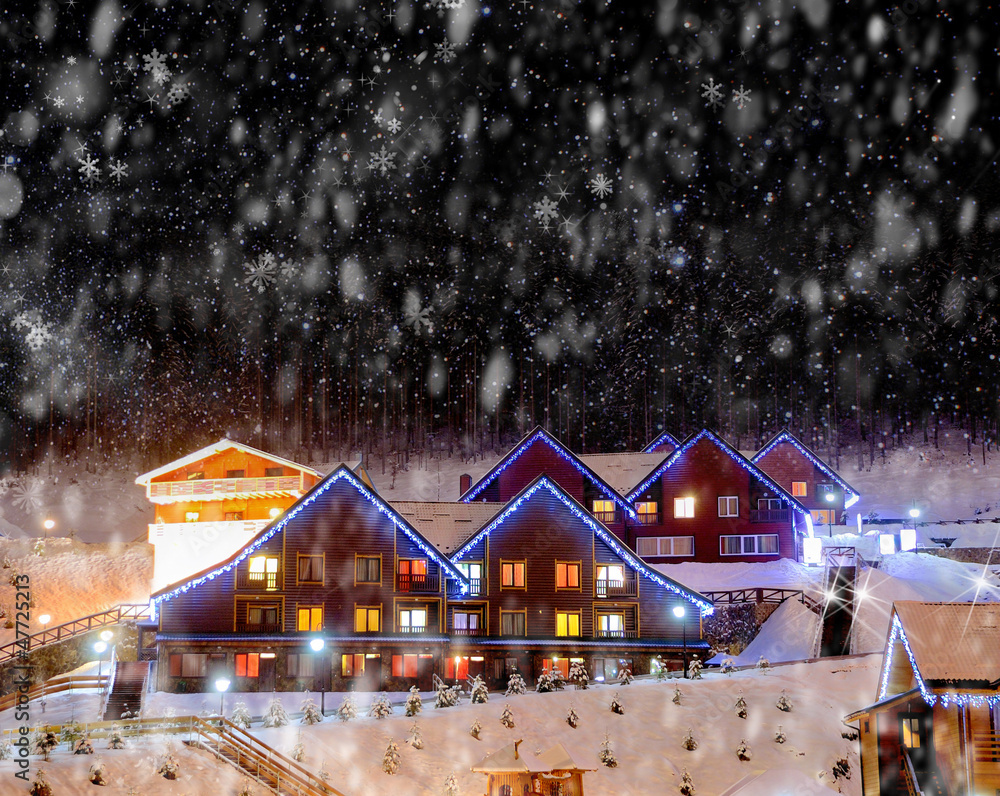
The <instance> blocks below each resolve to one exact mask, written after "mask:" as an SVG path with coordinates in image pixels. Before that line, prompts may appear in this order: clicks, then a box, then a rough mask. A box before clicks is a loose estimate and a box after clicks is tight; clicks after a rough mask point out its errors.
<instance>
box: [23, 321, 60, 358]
mask: <svg viewBox="0 0 1000 796" xmlns="http://www.w3.org/2000/svg"><path fill="white" fill-rule="evenodd" d="M52 340H53V337H52V327H51V326H50V325H49V324H47V323H38V324H34V325H33V326H31V327H30V328H29V329H28V332H27V334H25V335H24V343H25V345H27V346H28V348H30V349H31V350H32V351H38V350H40V349H42V348H44V347H45V346H47V345H48V344H49V343H51V342H52Z"/></svg>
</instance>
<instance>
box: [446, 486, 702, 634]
mask: <svg viewBox="0 0 1000 796" xmlns="http://www.w3.org/2000/svg"><path fill="white" fill-rule="evenodd" d="M543 489H544V490H548V491H549V492H550V493H551V494H552V495H554V496H555V497H556V498H557V499H558V500H559V501H560V502H562V504H563V505H565V506H566V507H567V508H568V509H569V510H570V511H571V512H572V513H573V514H574V515H576V517H577V518H578V519H579V520H580V521H581V522H582V523H583V524H584V525H586V526H587V527H588V528H590V530H591V531H593V533H595V534H596V535H597V537H598V538H599V539H600V540H601V541H602V542H604V543H605V544H606V545H607V546H608V547H610V548H611V549H612V550H613V551H614V552H615V554H616V555H617V556H618V557H619V558H620V559H621V560H622V561H624V562H625V563H626V564H627V565H628V566H630V567H631V568H632V569H634V570H635V571H636V573H637V574H639V575H642V576H644V577H645V578H647V579H648V580H651V581H653V582H654V583H656V584H657V585H658V586H661V587H663V588H665V589H668V590H669V591H672V592H674V593H675V594H677V595H679V596H681V597H683V598H684V599H686V600H688V601H689V602H691V603H694V604H695V605H697V606H698V608H699V610H700V611H701V613H702V615H704V616H709V615H710V614H712V613H713V612H714V610H715V609H714V608H713V607H712V603H711V602H710V601H709V600H708V598H707V597H705V596H703V595H701V594H699V593H698V592H696V591H693V590H692V589H689V588H687V587H686V586H682V585H681V584H680V583H678V582H677V581H675V580H673V579H672V578H668V577H667V576H666V575H663V574H661V573H659V572H656V571H655V570H652V569H650V568H649V567H648V566H646V564H644V563H643V562H642V559H640V558H639V557H638V556H637V555H635V554H634V553H632V551H631V550H629V549H628V548H627V547H625V545H623V544H622V543H621V541H620V540H619V539H618V537H617V536H615V535H614V533H612V532H611V531H610V530H608V528H607V526H606V525H604V523H602V522H600V521H599V520H596V519H594V517H593V515H592V514H590V512H588V511H587V510H586V509H585V508H584V507H583V506H581V505H580V504H579V503H578V502H577V501H576V500H574V498H573V497H572V496H571V495H569V494H567V493H566V491H565V490H563V489H562V487H560V486H559V485H558V484H557V483H555V482H554V481H551V480H549V477H548V476H546V475H540V476H538V477H537V478H535V480H534V481H532V482H531V483H530V484H528V486H526V487H525V488H524V489H522V490H521V492H520V493H519V494H517V495H516V496H514V497H513V498H511V499H510V501H508V502H507V503H506V504H505V505H504V507H503V509H502V510H501V511H500V512H499V513H498V514H497V515H495V516H494V518H493V519H492V520H491V521H490V522H489V524H487V525H486V526H485V527H483V528H482V529H480V530H479V531H477V532H476V533H475V534H473V535H472V536H471V537H470V538H469V539H468V540H466V541H465V542H464V543H463V544H462V546H461V547H460V548H459V549H458V550H457V551H456V552H455V553H454V554H453V555H452V557H451V560H452V561H456V562H457V561H460V560H461V559H462V558H463V557H464V556H465V555H466V554H467V553H468V552H469V551H470V550H472V548H473V547H475V546H476V544H478V543H479V541H480V540H481V539H482V538H483V537H484V536H489V534H490V533H491V532H492V531H494V530H496V529H497V528H499V527H500V526H501V525H503V523H504V522H506V521H507V518H508V517H510V516H511V515H513V514H516V513H517V512H518V511H519V510H520V508H521V507H522V506H523V505H524V504H525V503H528V502H529V501H530V500H531V499H532V497H534V496H535V495H536V494H537V493H538V492H539V491H541V490H543Z"/></svg>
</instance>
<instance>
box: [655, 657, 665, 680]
mask: <svg viewBox="0 0 1000 796" xmlns="http://www.w3.org/2000/svg"><path fill="white" fill-rule="evenodd" d="M653 664H654V666H653V668H654V669H656V682H658V683H662V682H663V681H664V680H666V679H667V664H666V662H665V661H664V660H663V656H662V655H657V656H656V658H655V660H654V661H653Z"/></svg>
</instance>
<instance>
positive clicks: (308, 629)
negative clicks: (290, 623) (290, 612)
mask: <svg viewBox="0 0 1000 796" xmlns="http://www.w3.org/2000/svg"><path fill="white" fill-rule="evenodd" d="M297 617H298V618H297V619H296V622H295V629H296V630H298V631H299V632H300V633H316V632H318V631H320V630H322V629H323V609H322V608H321V607H306V608H303V607H299V610H298V612H297Z"/></svg>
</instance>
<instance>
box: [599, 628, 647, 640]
mask: <svg viewBox="0 0 1000 796" xmlns="http://www.w3.org/2000/svg"><path fill="white" fill-rule="evenodd" d="M594 638H639V631H638V630H595V631H594Z"/></svg>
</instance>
